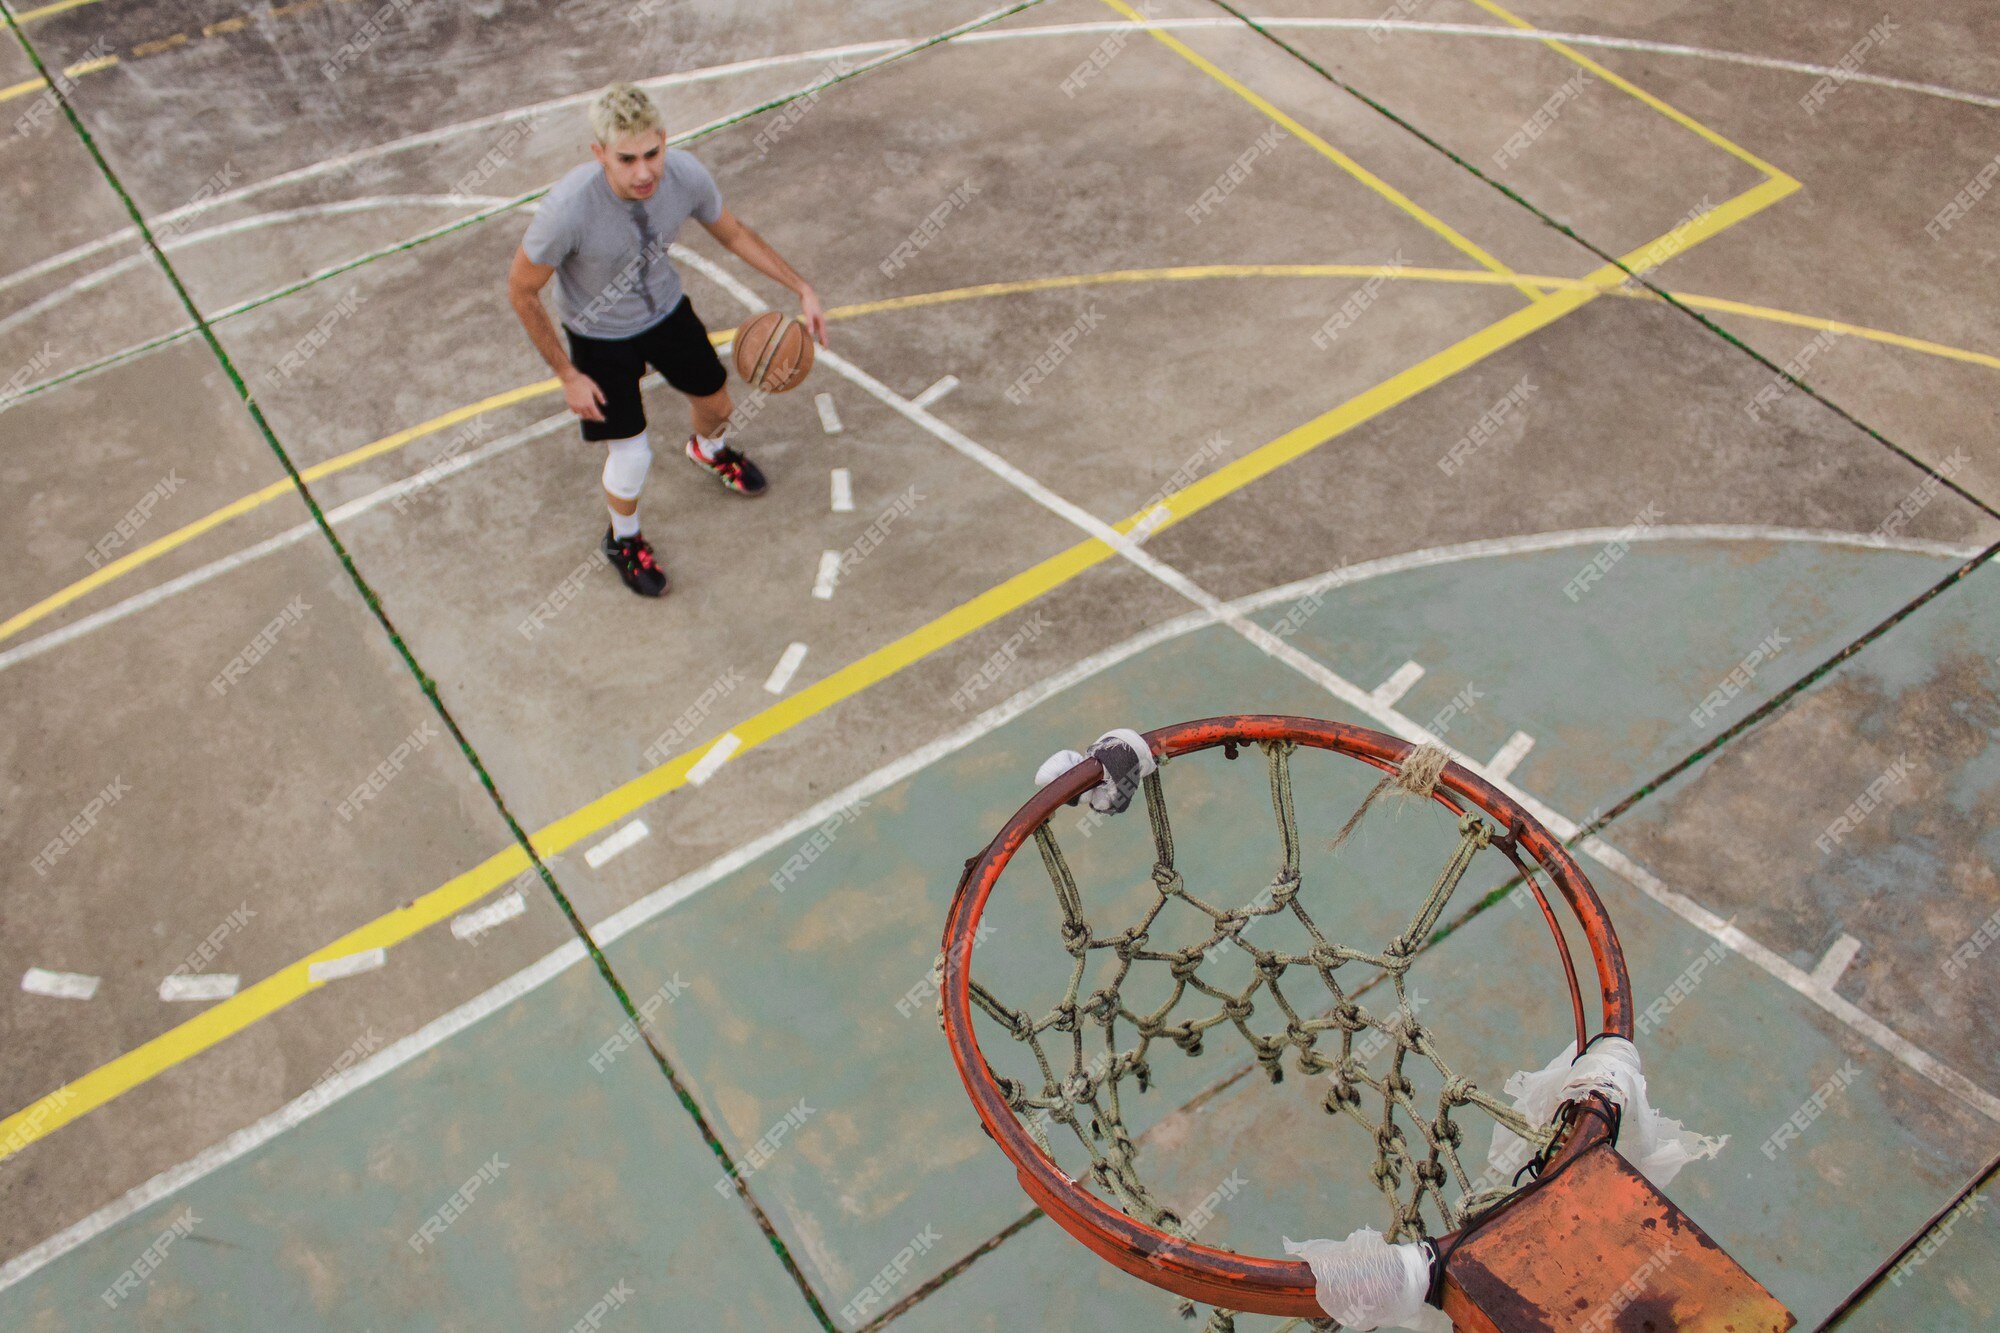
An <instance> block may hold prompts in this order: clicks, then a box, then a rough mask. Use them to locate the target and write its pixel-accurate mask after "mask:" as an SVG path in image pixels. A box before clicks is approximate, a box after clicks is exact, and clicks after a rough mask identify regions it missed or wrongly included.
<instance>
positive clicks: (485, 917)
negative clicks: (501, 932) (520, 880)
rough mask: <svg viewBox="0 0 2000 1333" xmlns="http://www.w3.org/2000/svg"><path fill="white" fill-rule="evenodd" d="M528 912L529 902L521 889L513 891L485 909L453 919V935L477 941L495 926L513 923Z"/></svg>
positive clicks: (459, 915) (465, 913)
mask: <svg viewBox="0 0 2000 1333" xmlns="http://www.w3.org/2000/svg"><path fill="white" fill-rule="evenodd" d="M527 910H528V900H527V899H525V898H523V897H522V896H521V891H520V890H519V889H511V890H509V891H508V892H506V893H503V894H501V895H500V896H499V897H498V898H495V899H494V900H493V901H492V902H490V903H488V904H486V906H484V907H475V908H473V909H472V910H471V911H470V912H460V913H459V914H458V915H457V916H455V917H453V918H452V919H451V933H452V935H453V937H454V938H457V939H461V940H471V939H477V938H478V937H479V936H481V935H484V934H485V933H486V932H487V931H489V930H491V929H493V928H494V927H495V926H498V925H502V924H504V923H506V922H508V921H512V920H513V919H514V918H515V917H517V916H521V915H523V914H524V913H526V912H527Z"/></svg>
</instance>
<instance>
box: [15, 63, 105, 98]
mask: <svg viewBox="0 0 2000 1333" xmlns="http://www.w3.org/2000/svg"><path fill="white" fill-rule="evenodd" d="M117 63H118V57H117V56H99V57H98V58H97V59H95V60H79V61H77V62H76V63H75V64H74V65H69V66H66V67H65V68H64V69H63V77H64V78H66V79H80V78H82V77H83V76H84V75H86V74H95V73H97V71H98V70H100V69H110V68H111V67H112V66H113V65H115V64H117ZM48 86H49V81H48V80H47V79H26V80H23V81H22V82H20V83H16V84H13V85H11V86H9V87H6V88H0V102H11V101H13V100H14V99H15V98H16V97H26V96H27V95H28V94H29V93H38V92H40V91H42V89H44V88H46V87H48Z"/></svg>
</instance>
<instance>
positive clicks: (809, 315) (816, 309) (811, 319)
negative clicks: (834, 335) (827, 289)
mask: <svg viewBox="0 0 2000 1333" xmlns="http://www.w3.org/2000/svg"><path fill="white" fill-rule="evenodd" d="M799 318H800V319H803V320H804V321H805V322H806V331H807V332H809V333H811V334H812V336H813V341H814V342H816V343H818V344H819V345H820V346H821V347H824V346H826V307H825V306H822V305H821V304H820V303H819V293H818V292H815V291H814V290H813V289H812V288H810V287H808V288H806V289H805V291H804V292H803V293H802V294H801V295H800V296H799Z"/></svg>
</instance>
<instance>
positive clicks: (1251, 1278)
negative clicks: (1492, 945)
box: [943, 714, 1632, 1318]
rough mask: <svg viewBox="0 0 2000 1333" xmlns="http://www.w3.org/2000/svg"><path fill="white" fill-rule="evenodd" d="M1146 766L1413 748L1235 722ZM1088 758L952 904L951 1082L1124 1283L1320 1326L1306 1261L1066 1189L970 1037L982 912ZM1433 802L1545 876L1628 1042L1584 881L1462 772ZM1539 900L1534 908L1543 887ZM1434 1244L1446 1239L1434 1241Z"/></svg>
mask: <svg viewBox="0 0 2000 1333" xmlns="http://www.w3.org/2000/svg"><path fill="white" fill-rule="evenodd" d="M1145 735H1146V740H1147V742H1148V744H1150V745H1151V746H1152V749H1153V753H1154V754H1156V755H1158V756H1160V757H1161V758H1162V759H1170V758H1173V757H1174V756H1177V755H1184V754H1191V753H1194V752H1196V751H1199V750H1208V749H1214V748H1217V747H1222V746H1228V747H1234V746H1239V745H1254V744H1256V743H1257V742H1260V741H1294V742H1296V743H1297V744H1299V745H1300V746H1302V747H1310V748H1314V749H1321V750H1332V751H1335V752H1337V753H1340V754H1344V755H1347V756H1349V757H1350V758H1354V759H1358V760H1361V761H1362V762H1364V763H1368V764H1371V765H1373V766H1374V767H1376V768H1378V769H1381V770H1383V771H1385V772H1393V771H1394V770H1395V769H1396V768H1397V767H1398V766H1400V765H1401V764H1402V762H1403V759H1404V758H1405V757H1406V756H1407V755H1408V754H1409V753H1410V751H1411V750H1412V749H1414V748H1415V747H1414V746H1413V745H1411V743H1410V742H1408V741H1404V740H1399V739H1397V738H1396V737H1394V736H1389V735H1385V734H1383V733H1382V732H1379V731H1370V730H1368V729H1367V728H1365V727H1354V726H1348V725H1346V724H1344V723H1339V722H1327V721H1322V720H1319V719H1317V718H1307V717H1284V716H1275V715H1269V714H1241V715H1237V716H1231V717H1214V718H1206V719H1204V720H1202V721H1199V722H1183V723H1181V724H1179V725H1177V726H1171V727H1162V728H1160V729H1159V730H1157V731H1149V732H1147V733H1145ZM1102 776H1103V773H1102V770H1101V769H1100V768H1099V766H1098V763H1097V761H1096V760H1094V759H1086V760H1084V761H1083V762H1082V763H1080V764H1078V765H1077V766H1076V767H1074V768H1072V769H1070V770H1069V772H1068V773H1066V774H1064V775H1063V776H1062V777H1060V778H1057V779H1056V780H1055V781H1054V782H1051V783H1049V784H1048V785H1047V786H1045V787H1043V788H1042V789H1041V790H1040V791H1039V792H1037V793H1036V794H1035V795H1034V797H1033V798H1032V799H1031V800H1029V801H1028V803H1027V804H1026V805H1024V806H1022V807H1021V809H1020V811H1019V812H1018V813H1016V814H1015V815H1014V817H1013V818H1012V819H1010V820H1008V821H1007V824H1006V826H1005V827H1004V828H1002V829H1001V830H1000V832H999V833H998V834H997V835H996V836H995V837H994V838H993V840H992V841H991V842H990V843H988V844H987V846H986V848H985V850H984V851H982V852H981V853H980V854H979V855H978V856H976V857H974V858H973V859H972V860H971V861H969V862H967V863H966V870H965V876H964V878H963V879H962V880H961V881H960V882H959V886H958V893H957V895H956V896H955V897H954V898H953V899H952V904H951V914H950V916H949V918H948V920H947V923H946V926H945V936H944V975H943V1003H944V1025H945V1037H946V1040H947V1041H948V1042H949V1043H950V1045H951V1053H952V1059H953V1060H954V1061H955V1062H956V1063H957V1065H958V1072H959V1077H960V1078H961V1079H962V1080H963V1081H964V1083H965V1090H966V1093H967V1095H969V1096H970V1097H971V1098H972V1104H973V1107H974V1109H975V1110H976V1111H977V1112H978V1114H979V1119H980V1122H981V1123H982V1124H983V1125H984V1126H985V1127H986V1131H987V1133H988V1134H989V1135H991V1136H992V1138H993V1140H994V1142H996V1143H998V1144H999V1145H1000V1149H1001V1151H1002V1152H1004V1153H1006V1154H1007V1157H1008V1159H1009V1160H1010V1161H1012V1162H1013V1163H1014V1168H1015V1171H1016V1173H1017V1174H1018V1175H1019V1177H1020V1180H1021V1186H1022V1188H1023V1189H1024V1190H1026V1191H1027V1193H1028V1195H1029V1197H1030V1198H1032V1199H1033V1200H1034V1201H1035V1203H1036V1204H1037V1205H1039V1206H1040V1207H1041V1209H1042V1210H1043V1211H1044V1212H1046V1213H1048V1215H1049V1216H1050V1217H1053V1218H1054V1219H1055V1220H1056V1222H1057V1223H1058V1224H1059V1225H1060V1226H1061V1227H1062V1228H1063V1229H1064V1230H1065V1231H1067V1232H1069V1233H1070V1234H1071V1235H1072V1236H1075V1237H1076V1238H1077V1239H1078V1240H1080V1241H1082V1242H1083V1243H1084V1244H1085V1245H1087V1246H1089V1247H1090V1249H1091V1250H1093V1251H1094V1252H1095V1253H1097V1254H1098V1255H1099V1256H1100V1257H1101V1258H1103V1259H1105V1260H1108V1261H1109V1262H1111V1263H1113V1264H1116V1265H1117V1266H1118V1267H1119V1268H1122V1269H1123V1270H1125V1271H1126V1272H1127V1273H1130V1274H1132V1275H1133V1276H1135V1277H1139V1278H1143V1279H1144V1280H1146V1281H1147V1282H1150V1283H1152V1284H1154V1285H1155V1286H1159V1287H1164V1288H1166V1289H1167V1290H1169V1291H1172V1292H1174V1293H1176V1294H1177V1295H1180V1296H1184V1297H1186V1298H1187V1299H1189V1300H1193V1301H1199V1302H1201V1303H1202V1304H1205V1305H1214V1306H1219V1307H1222V1308H1225V1309H1231V1310H1239V1311H1244V1312H1247V1313H1253V1314H1268V1315H1282V1316H1291V1317H1303V1318H1322V1317H1324V1312H1323V1311H1321V1310H1320V1308H1319V1304H1318V1302H1317V1300H1316V1299H1315V1297H1314V1294H1313V1272H1312V1269H1311V1268H1310V1267H1309V1266H1308V1265H1306V1264H1305V1263H1303V1262H1300V1261H1298V1260H1292V1259H1260V1258H1255V1257H1252V1256H1248V1255H1241V1254H1232V1253H1230V1252H1228V1251H1226V1250H1218V1249H1214V1248H1212V1247H1209V1246H1205V1245H1200V1244H1196V1243H1192V1242H1189V1241H1185V1240H1178V1239H1176V1238H1174V1237H1172V1236H1170V1235H1168V1234H1167V1233H1166V1232H1164V1231H1161V1230H1159V1229H1157V1228H1155V1227H1151V1226H1148V1225H1146V1224H1145V1223H1143V1222H1140V1221H1138V1220H1137V1219H1135V1218H1132V1217H1129V1216H1127V1215H1126V1214H1125V1213H1123V1212H1120V1211H1119V1210H1118V1209H1117V1208H1115V1207H1113V1206H1111V1205H1110V1204H1108V1203H1106V1202H1105V1201H1104V1200H1102V1199H1100V1198H1098V1197H1097V1196H1096V1195H1095V1194H1093V1193H1092V1192H1091V1191H1089V1190H1088V1189H1085V1188H1084V1187H1082V1186H1081V1185H1078V1184H1076V1183H1074V1182H1072V1181H1071V1180H1070V1179H1069V1177H1068V1176H1067V1175H1066V1174H1065V1173H1064V1172H1063V1170H1062V1168H1061V1167H1059V1166H1057V1165H1056V1163H1055V1162H1054V1161H1052V1160H1051V1159H1050V1158H1049V1157H1048V1156H1047V1155H1046V1154H1044V1153H1043V1152H1042V1150H1041V1149H1040V1148H1039V1147H1037V1146H1036V1144H1035V1141H1034V1139H1033V1138H1032V1137H1030V1135H1029V1133H1028V1131H1027V1130H1026V1128H1024V1127H1023V1126H1022V1124H1021V1123H1020V1121H1019V1120H1018V1119H1016V1117H1015V1115H1014V1113H1013V1111H1012V1110H1010V1109H1009V1108H1008V1106H1007V1102H1006V1099H1005V1097H1004V1096H1003V1095H1002V1094H1001V1091H1000V1088H999V1086H998V1085H997V1083H996V1082H995V1080H994V1075H993V1073H992V1071H991V1070H990V1069H989V1068H988V1067H987V1064H986V1059H985V1056H984V1055H983V1054H982V1053H981V1051H980V1048H979V1038H978V1036H977V1034H976V1033H975V1032H974V1030H973V1025H972V1002H971V990H970V984H971V972H970V967H971V961H972V949H973V943H974V938H975V934H976V932H977V931H978V929H979V922H980V918H981V916H982V915H983V914H984V912H985V910H986V902H987V899H988V898H989V897H991V895H992V893H993V889H994V886H995V885H996V884H997V883H998V882H999V880H1000V875H1001V872H1002V871H1004V870H1005V869H1006V868H1007V865H1008V863H1009V861H1011V860H1012V859H1013V856H1014V853H1015V852H1017V851H1018V850H1020V848H1021V847H1023V846H1024V845H1026V844H1027V842H1028V841H1029V840H1030V839H1031V838H1032V837H1033V836H1034V831H1035V830H1036V829H1037V828H1039V827H1040V826H1041V825H1042V824H1043V823H1044V822H1046V821H1047V820H1048V818H1049V817H1050V816H1051V815H1052V814H1054V813H1055V811H1057V810H1059V809H1061V808H1062V807H1063V806H1064V805H1065V804H1067V803H1068V802H1069V801H1071V800H1074V799H1075V798H1077V797H1079V796H1081V795H1082V794H1083V793H1084V792H1086V791H1088V790H1089V789H1090V788H1091V787H1093V786H1095V785H1096V784H1097V783H1098V781H1099V780H1100V779H1101V778H1102ZM1432 799H1434V800H1436V801H1438V802H1439V803H1440V804H1442V805H1444V806H1445V807H1446V808H1447V809H1451V810H1453V811H1454V812H1457V813H1460V814H1463V813H1464V812H1465V808H1466V807H1467V806H1471V807H1476V808H1477V809H1479V810H1481V811H1483V812H1484V813H1485V814H1486V816H1487V817H1488V818H1490V819H1491V820H1493V821H1494V822H1495V823H1496V824H1498V825H1499V826H1500V827H1501V828H1502V829H1503V830H1504V833H1503V835H1502V837H1501V838H1499V839H1496V840H1495V844H1494V845H1495V846H1497V847H1499V848H1500V849H1501V850H1502V851H1503V852H1504V853H1505V854H1506V855H1507V856H1508V857H1509V858H1510V859H1512V860H1514V861H1515V862H1516V864H1517V865H1518V864H1520V863H1521V862H1520V858H1521V857H1522V856H1523V855H1525V856H1526V857H1528V858H1530V859H1532V860H1533V861H1534V862H1535V864H1536V865H1537V866H1538V867H1539V868H1540V869H1541V870H1542V871H1543V872H1544V873H1546V874H1547V875H1548V876H1549V878H1550V880H1551V881H1552V882H1553V883H1554V885H1555V887H1556V889H1557V891H1558V892H1559V893H1560V895H1561V897H1562V899H1563V901H1564V902H1565V903H1566V905H1567V906H1568V908H1569V910H1570V913H1571V915H1572V916H1573V917H1574V919H1575V921H1576V923H1577V925H1578V927H1579V928H1580V929H1581V931H1582V932H1583V936H1584V938H1585V940H1587V941H1588V942H1589V945H1590V952H1591V957H1592V959H1593V960H1594V962H1595V964H1596V971H1597V984H1598V991H1599V996H1600V1000H1601V1009H1600V1017H1599V1025H1598V1029H1597V1030H1598V1031H1600V1032H1604V1033H1610V1034H1613V1035H1616V1036H1621V1037H1625V1038H1627V1039H1628V1040H1629V1039H1630V1037H1631V1036H1632V993H1631V992H1632V985H1631V979H1630V978H1629V977H1628V976H1627V975H1626V971H1625V957H1624V954H1623V953H1622V952H1621V951H1620V950H1619V947H1618V936H1617V934H1616V932H1615V931H1614V930H1613V929H1612V925H1611V919H1610V917H1609V916H1608V915H1606V913H1605V911H1604V905H1603V904H1602V903H1601V902H1599V901H1598V898H1597V892H1596V890H1595V889H1593V888H1591V886H1590V881H1589V880H1588V879H1586V878H1585V877H1584V874H1583V871H1582V870H1581V869H1580V868H1579V867H1578V866H1577V864H1576V862H1575V860H1574V859H1572V858H1571V856H1570V854H1569V852H1568V850H1567V849H1566V848H1564V847H1563V845H1562V843H1561V842H1559V841H1558V840H1557V839H1556V838H1555V836H1554V835H1553V834H1551V833H1550V832H1549V831H1548V830H1547V829H1545V828H1543V827H1542V826H1541V824H1540V823H1539V822H1537V821H1536V820H1535V819H1534V817H1533V816H1531V815H1530V814H1529V813H1528V812H1527V811H1526V810H1524V809H1523V808H1522V807H1521V805H1520V804H1519V803H1518V802H1517V801H1515V800H1514V799H1513V798H1512V797H1510V796H1508V795H1506V794H1505V793H1504V792H1502V791H1500V790H1499V789H1498V788H1496V787H1494V786H1493V785H1492V784H1490V783H1488V782H1486V781H1485V780H1484V779H1482V778H1480V777H1478V776H1476V775H1475V774H1473V773H1470V772H1468V771H1466V770H1465V769H1463V768H1461V767H1459V766H1458V765H1457V764H1449V765H1447V766H1446V767H1445V770H1444V773H1443V776H1442V777H1441V778H1440V779H1439V781H1438V784H1437V790H1436V792H1435V793H1434V795H1433V798H1432ZM1536 896H1537V897H1538V898H1541V897H1542V895H1541V893H1540V890H1539V888H1538V889H1537V890H1536ZM1541 905H1542V911H1543V914H1544V916H1545V917H1546V918H1547V920H1548V925H1549V928H1550V931H1551V933H1552V934H1553V935H1554V938H1555V942H1556V947H1557V951H1558V953H1559V954H1560V955H1561V958H1562V963H1563V970H1564V974H1565V977H1566V979H1567V985H1568V990H1569V994H1570V999H1571V1006H1572V1010H1573V1015H1574V1021H1575V1025H1576V1029H1577V1043H1578V1046H1579V1048H1581V1047H1582V1046H1583V1045H1585V1044H1586V1043H1587V1042H1588V1040H1589V1037H1590V1033H1589V1032H1588V1031H1586V1028H1587V1022H1586V1016H1585V1012H1584V1006H1583V998H1582V993H1581V991H1580V989H1579V987H1578V984H1577V978H1576V970H1575V967H1574V964H1573V963H1572V961H1571V958H1570V954H1569V948H1568V945H1567V943H1566V942H1565V940H1564V937H1563V932H1562V929H1561V925H1560V923H1559V922H1558V921H1557V919H1556V917H1555V915H1554V911H1553V905H1552V904H1550V903H1548V902H1547V901H1546V900H1543V901H1542V904H1541ZM1606 1133H1607V1132H1606V1129H1605V1127H1604V1125H1603V1123H1602V1121H1601V1119H1600V1118H1598V1117H1582V1118H1580V1119H1579V1120H1578V1122H1577V1126H1576V1129H1575V1131H1574V1132H1573V1133H1571V1134H1570V1135H1569V1137H1568V1138H1567V1139H1566V1140H1565V1141H1564V1142H1563V1144H1562V1147H1561V1149H1560V1150H1559V1152H1558V1154H1557V1156H1556V1158H1555V1161H1556V1162H1562V1161H1566V1160H1568V1159H1570V1158H1572V1157H1574V1156H1577V1155H1580V1154H1581V1153H1583V1152H1585V1151H1587V1150H1588V1149H1590V1148H1593V1147H1595V1146H1597V1145H1598V1144H1600V1143H1602V1142H1604V1141H1605V1139H1606ZM1440 1239H1441V1240H1442V1239H1444V1238H1440ZM1453 1288H1454V1284H1453V1283H1452V1281H1451V1277H1450V1274H1449V1273H1447V1274H1446V1281H1445V1289H1446V1290H1445V1297H1446V1299H1445V1305H1446V1310H1447V1312H1448V1313H1449V1312H1450V1310H1451V1307H1452V1305H1453V1304H1454V1303H1455V1297H1456V1292H1455V1291H1454V1289H1453Z"/></svg>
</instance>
